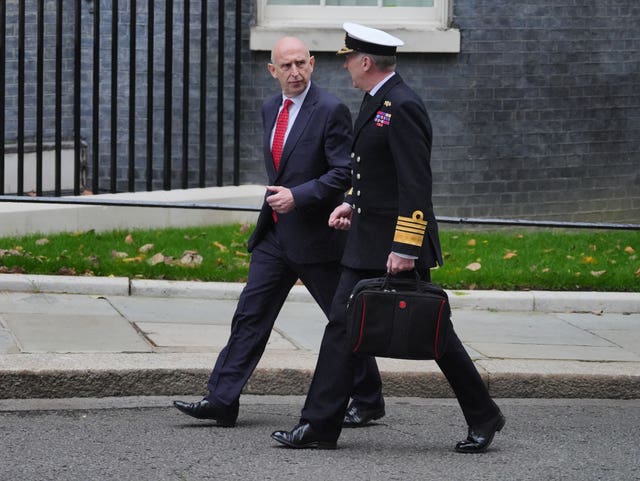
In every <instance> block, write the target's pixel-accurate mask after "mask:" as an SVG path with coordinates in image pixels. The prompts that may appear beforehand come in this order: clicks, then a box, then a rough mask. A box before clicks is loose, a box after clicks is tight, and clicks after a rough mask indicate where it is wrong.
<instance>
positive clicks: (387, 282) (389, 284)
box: [382, 269, 422, 291]
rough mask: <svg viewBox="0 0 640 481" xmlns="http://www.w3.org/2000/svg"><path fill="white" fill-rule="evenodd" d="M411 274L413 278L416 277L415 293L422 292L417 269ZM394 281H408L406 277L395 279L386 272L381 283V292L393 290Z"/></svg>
mask: <svg viewBox="0 0 640 481" xmlns="http://www.w3.org/2000/svg"><path fill="white" fill-rule="evenodd" d="M413 273H414V274H415V277H416V291H420V290H422V289H421V288H420V281H421V279H420V274H418V270H417V269H413ZM394 280H402V281H408V280H409V279H408V278H407V277H395V276H394V275H393V274H391V273H390V272H387V273H386V274H385V276H384V281H383V282H382V290H383V291H388V290H393V281H394ZM403 287H407V286H403Z"/></svg>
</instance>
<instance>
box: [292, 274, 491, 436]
mask: <svg viewBox="0 0 640 481" xmlns="http://www.w3.org/2000/svg"><path fill="white" fill-rule="evenodd" d="M383 275H384V271H371V270H358V269H350V268H343V271H342V275H341V277H340V281H339V283H338V288H337V290H336V294H335V297H334V300H333V304H332V306H331V311H330V313H329V323H328V324H327V327H326V328H325V332H324V336H323V338H322V344H321V346H320V353H319V356H318V361H317V365H316V370H315V373H314V376H313V380H312V382H311V387H310V388H309V392H308V394H307V399H306V401H305V405H304V407H303V409H302V415H301V420H300V422H308V423H310V424H311V426H312V427H313V429H314V431H316V432H317V434H318V435H319V436H320V437H322V438H324V439H326V440H336V439H337V438H338V437H339V435H340V431H341V428H342V419H343V417H344V413H345V409H346V408H347V403H348V400H349V392H350V381H351V379H352V378H353V372H354V369H356V366H357V365H358V364H359V363H361V362H362V361H361V357H360V356H357V355H354V354H353V353H352V352H351V351H350V349H349V347H348V346H347V342H346V312H347V311H346V305H347V301H348V298H349V295H350V294H351V292H352V290H353V287H354V286H355V285H356V283H357V282H358V281H359V280H361V279H365V278H371V277H380V276H383ZM411 276H413V274H412V273H411ZM420 276H421V278H422V279H423V280H428V279H430V277H429V271H428V270H426V269H425V270H420ZM436 362H437V364H438V367H439V368H440V369H441V371H442V373H443V374H444V375H445V377H446V379H447V381H448V382H449V384H450V386H451V388H452V389H453V392H454V393H455V395H456V398H457V399H458V403H459V404H460V407H461V408H462V412H463V414H464V417H465V420H466V422H467V424H468V425H475V424H479V423H482V422H485V421H488V420H489V419H491V418H493V417H494V416H496V415H497V414H498V412H499V410H498V407H497V406H496V404H495V403H494V402H493V400H492V399H491V397H490V396H489V391H488V389H487V386H486V385H485V383H484V382H483V380H482V378H481V377H480V374H479V373H478V371H477V369H476V368H475V366H474V364H473V361H472V360H471V358H470V357H469V354H468V353H467V351H466V350H465V349H464V346H463V345H462V343H461V342H460V339H459V338H458V336H457V334H456V333H455V331H452V332H451V333H450V336H449V340H448V343H447V349H446V352H445V354H444V356H442V357H441V358H440V359H439V360H438V361H436Z"/></svg>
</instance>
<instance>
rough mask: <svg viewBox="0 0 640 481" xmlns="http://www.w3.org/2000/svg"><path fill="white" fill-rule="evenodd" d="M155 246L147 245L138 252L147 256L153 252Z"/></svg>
mask: <svg viewBox="0 0 640 481" xmlns="http://www.w3.org/2000/svg"><path fill="white" fill-rule="evenodd" d="M153 247H154V246H153V244H145V245H143V246H142V247H140V249H138V252H140V253H141V254H146V253H147V252H150V251H152V250H153Z"/></svg>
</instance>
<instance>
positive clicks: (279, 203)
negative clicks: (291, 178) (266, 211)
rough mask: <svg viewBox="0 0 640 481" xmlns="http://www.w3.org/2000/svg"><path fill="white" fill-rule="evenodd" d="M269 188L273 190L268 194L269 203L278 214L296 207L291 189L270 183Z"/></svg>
mask: <svg viewBox="0 0 640 481" xmlns="http://www.w3.org/2000/svg"><path fill="white" fill-rule="evenodd" d="M267 190H268V191H269V192H273V194H271V195H269V196H267V204H269V206H270V207H271V208H272V209H273V210H274V211H276V212H277V213H278V214H286V213H287V212H291V211H292V210H293V209H295V208H296V202H295V201H294V200H293V194H292V193H291V189H287V188H286V187H282V186H280V185H268V186H267Z"/></svg>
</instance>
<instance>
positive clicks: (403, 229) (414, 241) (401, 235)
mask: <svg viewBox="0 0 640 481" xmlns="http://www.w3.org/2000/svg"><path fill="white" fill-rule="evenodd" d="M423 219H424V214H423V213H422V212H421V211H419V210H416V211H415V212H414V213H413V214H412V216H411V217H403V216H398V220H397V222H396V232H395V235H394V237H393V241H394V242H400V243H402V244H410V245H414V246H421V245H422V242H423V240H424V231H425V230H426V228H427V221H426V220H423Z"/></svg>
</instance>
